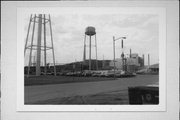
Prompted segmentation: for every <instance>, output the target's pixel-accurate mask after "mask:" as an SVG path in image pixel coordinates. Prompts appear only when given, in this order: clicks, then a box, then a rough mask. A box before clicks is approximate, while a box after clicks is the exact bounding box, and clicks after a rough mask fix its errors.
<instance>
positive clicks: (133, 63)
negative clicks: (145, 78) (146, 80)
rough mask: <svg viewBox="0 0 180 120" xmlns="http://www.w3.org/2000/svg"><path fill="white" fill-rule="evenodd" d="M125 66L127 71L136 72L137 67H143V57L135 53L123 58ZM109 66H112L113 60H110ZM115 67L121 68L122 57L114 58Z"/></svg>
mask: <svg viewBox="0 0 180 120" xmlns="http://www.w3.org/2000/svg"><path fill="white" fill-rule="evenodd" d="M125 61H126V62H125V68H126V70H127V71H128V72H136V71H137V70H138V69H139V68H142V67H144V57H140V56H139V55H138V54H137V53H133V54H131V56H129V57H126V58H125ZM109 65H110V66H112V67H113V66H114V61H110V64H109ZM115 69H117V70H122V69H123V62H122V58H117V59H115Z"/></svg>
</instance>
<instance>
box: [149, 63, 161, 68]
mask: <svg viewBox="0 0 180 120" xmlns="http://www.w3.org/2000/svg"><path fill="white" fill-rule="evenodd" d="M149 68H159V64H158V63H157V64H153V65H151V66H150V67H149Z"/></svg>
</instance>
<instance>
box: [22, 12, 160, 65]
mask: <svg viewBox="0 0 180 120" xmlns="http://www.w3.org/2000/svg"><path fill="white" fill-rule="evenodd" d="M25 20H26V22H25V23H26V25H25V29H24V30H25V31H26V33H27V26H28V22H29V21H28V20H29V18H28V17H27V18H26V19H25ZM51 21H52V29H53V39H54V49H55V58H56V62H57V63H70V62H74V61H75V59H76V60H77V61H82V59H83V43H84V33H85V28H86V27H87V26H93V27H95V28H96V33H97V34H96V37H97V50H98V59H101V60H102V59H103V55H104V58H105V59H109V60H112V59H113V36H115V38H118V37H123V36H126V37H127V39H125V40H124V47H125V50H124V51H125V53H126V54H129V49H130V48H131V49H132V53H138V54H139V56H142V54H144V55H145V64H147V55H148V54H150V64H155V63H158V60H159V58H158V56H159V55H158V39H159V38H158V36H159V32H158V29H159V28H158V26H159V24H158V15H155V14H101V15H93V14H80V15H78V14H68V15H65V14H63V15H53V14H51ZM47 25H48V24H47ZM47 30H48V31H49V28H48V27H47ZM48 31H47V36H48V37H47V41H49V42H48V43H49V46H50V37H49V36H50V34H49V32H48ZM87 43H88V44H89V42H87ZM92 44H94V37H92ZM120 46H121V41H120V40H119V41H116V58H120V54H121V48H120ZM87 49H89V48H87ZM47 54H48V61H52V55H51V51H48V53H47ZM86 56H87V59H88V56H89V55H88V50H87V55H86ZM92 58H95V48H92Z"/></svg>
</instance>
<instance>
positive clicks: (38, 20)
mask: <svg viewBox="0 0 180 120" xmlns="http://www.w3.org/2000/svg"><path fill="white" fill-rule="evenodd" d="M31 23H32V25H31ZM36 24H37V26H36ZM46 24H49V27H48V28H49V30H50V31H49V32H50V43H51V45H50V46H47V40H46V37H47V35H46V32H47V31H46V29H47V28H46ZM31 27H32V28H31ZM29 35H31V39H30V40H29ZM35 35H37V37H35V38H34V36H35ZM42 38H43V39H44V40H42ZM42 43H43V44H42ZM28 49H29V50H30V51H29V58H28V59H29V64H28V71H27V72H28V76H29V74H30V68H31V66H32V58H33V56H32V54H33V53H34V54H36V55H35V57H36V64H35V66H36V69H35V70H36V76H39V75H40V74H41V63H42V60H41V53H42V51H43V52H44V73H45V74H46V73H47V63H46V59H47V53H46V52H47V50H52V55H53V64H54V75H56V68H55V55H54V46H53V36H52V27H51V18H50V15H48V16H47V15H45V14H39V15H36V14H35V15H31V16H30V20H29V26H28V31H27V36H26V42H25V48H24V56H25V55H26V51H27V50H28Z"/></svg>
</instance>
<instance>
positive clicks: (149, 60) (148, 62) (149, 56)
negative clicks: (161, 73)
mask: <svg viewBox="0 0 180 120" xmlns="http://www.w3.org/2000/svg"><path fill="white" fill-rule="evenodd" d="M149 67H150V55H149V54H148V68H149Z"/></svg>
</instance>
